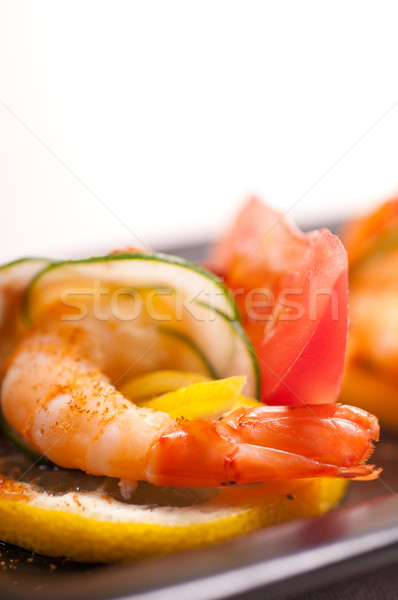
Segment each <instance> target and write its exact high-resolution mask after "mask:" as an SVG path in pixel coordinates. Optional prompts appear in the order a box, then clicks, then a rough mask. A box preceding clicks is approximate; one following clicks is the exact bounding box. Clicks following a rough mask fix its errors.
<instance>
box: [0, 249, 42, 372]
mask: <svg viewBox="0 0 398 600" xmlns="http://www.w3.org/2000/svg"><path fill="white" fill-rule="evenodd" d="M49 262H50V261H49V260H47V259H46V258H21V259H19V260H15V261H13V262H10V263H7V264H5V265H1V266H0V366H1V364H2V363H3V361H4V360H5V359H6V357H7V356H8V355H9V354H10V352H11V350H12V348H13V345H14V343H15V339H16V337H17V335H18V333H19V332H20V330H21V328H22V325H23V323H22V319H21V304H22V295H23V293H24V291H25V289H26V287H27V286H28V284H29V283H30V281H31V279H33V278H34V277H35V276H36V275H37V273H39V272H40V271H41V270H42V269H44V268H45V267H47V266H48V264H49Z"/></svg>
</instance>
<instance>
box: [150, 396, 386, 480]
mask: <svg viewBox="0 0 398 600" xmlns="http://www.w3.org/2000/svg"><path fill="white" fill-rule="evenodd" d="M378 435H379V426H378V422H377V419H376V417H374V416H373V415H371V414H369V413H367V412H366V411H363V410H360V409H357V408H353V407H350V406H343V405H338V404H327V405H321V404H318V405H311V406H309V405H307V406H294V407H293V406H283V407H279V406H278V407H277V406H272V407H271V406H261V407H255V408H250V409H238V410H236V411H235V412H233V413H232V414H231V415H229V416H227V417H225V418H224V419H221V420H220V421H194V422H180V423H179V427H178V428H177V429H175V430H174V431H171V432H168V433H165V434H163V435H162V436H160V437H159V439H158V440H157V441H156V443H155V444H154V445H153V446H152V448H151V450H150V453H149V456H148V457H147V469H146V477H147V479H148V481H151V482H152V483H155V484H158V485H171V486H176V487H178V486H186V485H189V486H191V487H192V486H193V485H194V486H210V485H211V486H225V485H234V484H246V483H254V482H261V481H268V480H281V479H299V478H308V477H320V476H325V477H326V476H327V477H343V478H349V479H356V478H358V479H374V478H376V477H377V476H378V474H379V473H380V469H376V467H374V466H373V465H368V464H365V462H366V460H367V459H368V458H369V456H370V455H371V453H372V451H373V444H372V440H377V439H378ZM193 473H194V474H195V476H194V477H193Z"/></svg>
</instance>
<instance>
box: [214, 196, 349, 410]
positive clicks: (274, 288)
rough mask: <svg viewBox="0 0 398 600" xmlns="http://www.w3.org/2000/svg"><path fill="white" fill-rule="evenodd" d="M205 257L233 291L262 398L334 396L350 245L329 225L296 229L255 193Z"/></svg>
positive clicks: (291, 400)
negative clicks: (308, 230)
mask: <svg viewBox="0 0 398 600" xmlns="http://www.w3.org/2000/svg"><path fill="white" fill-rule="evenodd" d="M208 264H209V265H210V267H211V268H212V269H214V271H215V272H216V273H218V274H220V275H223V276H224V277H225V281H226V284H227V285H228V287H230V288H231V289H232V290H234V292H235V293H236V299H237V302H238V306H239V309H240V312H241V315H242V319H243V324H244V327H245V330H246V331H247V333H248V336H249V338H250V339H251V341H252V342H253V345H254V348H255V350H256V354H257V356H258V360H259V363H260V369H261V380H262V389H261V400H262V401H263V402H266V403H267V404H301V403H304V404H312V403H314V404H315V403H329V402H334V401H335V400H336V398H337V395H338V392H339V390H340V385H341V380H342V376H343V367H344V359H345V351H346V341H347V326H348V318H347V288H348V278H347V253H346V251H345V249H344V247H343V245H342V243H341V242H340V240H339V239H338V237H336V236H334V235H332V234H331V233H330V231H328V230H326V229H320V230H319V231H313V232H311V233H308V234H304V233H301V232H300V231H298V230H297V229H295V228H293V227H291V226H290V225H289V224H288V223H287V222H286V220H285V219H284V218H283V215H281V214H279V213H277V212H274V211H272V210H270V209H268V208H267V207H266V206H264V205H263V204H262V203H261V202H259V201H258V200H256V199H252V200H251V201H250V202H248V203H247V205H246V206H244V207H243V209H242V211H241V213H240V214H239V215H238V218H237V219H236V222H235V224H234V226H233V227H232V229H231V230H230V231H229V232H228V233H227V235H226V236H225V237H224V238H223V239H222V240H221V242H220V243H219V244H218V245H216V246H215V247H214V249H213V251H212V253H211V255H210V258H209V261H208Z"/></svg>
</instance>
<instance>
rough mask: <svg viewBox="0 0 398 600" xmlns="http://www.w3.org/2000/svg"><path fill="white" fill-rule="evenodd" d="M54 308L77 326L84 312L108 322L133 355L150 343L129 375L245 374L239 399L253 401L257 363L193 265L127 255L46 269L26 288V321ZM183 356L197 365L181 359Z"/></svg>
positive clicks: (216, 290)
mask: <svg viewBox="0 0 398 600" xmlns="http://www.w3.org/2000/svg"><path fill="white" fill-rule="evenodd" d="M54 307H58V310H59V307H61V308H62V311H63V312H62V315H61V316H62V318H65V319H67V320H76V321H77V324H78V322H79V320H80V319H82V318H85V317H86V313H87V311H88V312H89V314H90V315H91V316H92V317H94V318H96V319H99V320H104V321H112V327H113V328H114V329H115V331H119V332H123V335H124V342H123V343H124V344H127V345H128V346H129V347H130V348H132V347H133V346H134V349H135V352H136V355H137V356H139V355H142V353H143V352H144V351H146V349H147V347H148V343H149V341H150V340H153V341H154V342H156V344H155V343H154V344H153V347H151V349H150V351H148V353H147V355H146V357H145V361H141V362H140V364H139V367H137V368H138V369H139V370H138V371H137V372H135V374H136V375H141V374H144V373H145V372H148V371H155V370H158V369H177V370H187V371H199V372H201V373H203V374H205V375H206V376H209V377H210V378H214V379H218V378H223V377H229V376H233V375H246V377H247V381H246V384H245V388H244V393H245V394H246V395H248V396H257V395H258V387H259V375H258V367H257V361H256V357H255V354H254V351H253V348H252V346H251V344H250V342H249V340H248V338H247V337H246V335H245V333H244V331H243V329H242V327H241V325H240V323H239V322H238V320H237V319H236V315H237V310H236V307H235V304H234V302H233V300H232V298H231V296H230V294H229V292H228V291H227V290H226V288H225V287H224V286H223V284H222V283H221V281H220V280H219V279H218V278H216V277H215V276H214V275H212V274H211V273H208V272H207V271H205V270H204V269H203V268H201V267H199V266H198V265H195V264H194V263H190V262H188V261H184V260H183V259H178V258H176V257H173V256H167V255H164V254H140V253H131V254H119V255H110V256H104V257H97V258H92V259H88V260H78V261H67V262H64V263H57V264H52V265H50V266H49V267H48V268H47V269H45V270H44V271H42V272H41V273H39V274H38V275H37V276H36V277H35V278H34V279H33V281H32V282H31V284H30V286H29V288H28V289H27V292H26V295H25V298H24V312H25V318H26V320H27V322H29V323H34V322H37V321H38V320H40V318H41V317H42V316H43V315H45V314H46V313H47V312H48V311H51V310H54ZM126 336H127V337H126ZM128 336H130V337H128ZM126 340H128V341H126ZM159 340H160V341H161V343H160V344H159V343H157V342H159ZM178 344H179V345H180V350H178V351H176V350H175V348H176V347H177V346H178ZM187 349H189V351H190V353H191V355H192V356H193V355H195V356H196V363H195V361H194V360H189V361H188V360H187V352H186V350H187ZM133 362H134V361H133V360H131V364H132V363H133ZM130 377H131V373H130ZM119 383H120V385H123V383H125V380H123V378H121V380H120V381H119Z"/></svg>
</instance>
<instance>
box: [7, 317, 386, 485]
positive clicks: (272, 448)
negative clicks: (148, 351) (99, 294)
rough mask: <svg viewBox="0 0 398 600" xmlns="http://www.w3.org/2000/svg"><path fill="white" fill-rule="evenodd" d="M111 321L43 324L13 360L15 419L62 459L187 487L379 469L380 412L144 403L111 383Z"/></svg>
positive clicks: (11, 412) (366, 473)
mask: <svg viewBox="0 0 398 600" xmlns="http://www.w3.org/2000/svg"><path fill="white" fill-rule="evenodd" d="M104 326H105V325H104V324H101V323H98V324H97V325H96V327H94V328H93V327H92V328H91V329H90V330H88V329H86V330H85V329H84V328H83V326H79V328H77V327H72V326H70V325H62V327H61V326H59V327H49V326H48V325H46V326H44V325H42V326H41V327H39V326H36V328H35V329H33V330H31V331H30V332H28V333H27V334H26V335H25V337H24V338H23V339H22V340H21V341H20V343H19V345H18V346H17V347H16V349H15V351H14V353H13V354H12V356H11V357H10V358H9V360H8V364H7V368H6V374H5V377H4V380H3V383H2V392H1V394H2V395H1V403H2V410H3V413H4V415H5V418H6V419H7V420H8V421H9V423H10V424H11V425H12V426H13V427H14V428H15V429H16V430H18V431H19V432H20V433H21V434H22V435H23V436H24V437H25V438H26V440H27V441H28V442H29V443H30V444H31V445H32V446H33V447H34V448H36V449H37V450H38V451H39V452H42V453H43V454H45V455H46V456H47V457H48V458H49V459H51V460H52V461H53V462H55V463H56V464H58V465H60V466H62V467H67V468H77V469H81V470H83V471H85V472H87V473H90V474H94V475H106V476H110V477H117V478H121V479H124V480H126V479H127V480H131V481H133V480H146V481H148V482H150V483H154V484H158V485H167V486H185V487H196V486H220V485H231V484H245V483H251V482H261V481H265V480H271V479H291V478H302V477H314V476H332V477H347V478H355V477H369V478H372V477H373V476H376V475H375V473H376V472H375V470H374V467H372V466H371V465H366V464H364V463H365V461H366V460H367V458H368V457H369V455H370V453H371V451H372V439H377V436H378V424H377V420H376V418H375V417H373V416H371V415H370V414H368V413H366V412H365V411H362V410H359V409H355V408H352V407H348V406H341V405H334V404H332V405H313V406H295V407H285V406H284V407H275V406H273V407H269V406H260V407H255V408H249V409H238V410H236V411H235V412H233V413H232V414H230V415H229V416H227V417H225V418H222V419H221V420H208V421H190V422H188V421H184V420H174V419H172V418H171V417H170V416H169V415H168V414H166V413H164V412H160V411H154V410H152V409H148V408H140V407H138V406H136V405H134V404H133V403H132V402H131V401H129V400H127V399H126V398H125V397H124V396H122V394H121V393H120V392H119V391H118V390H117V389H116V387H115V386H114V385H112V384H111V382H110V378H109V372H107V354H108V355H112V349H111V348H109V347H108V348H106V347H105V346H106V344H105V346H104V345H103V344H102V341H101V339H100V335H101V328H103V327H104ZM94 334H95V335H94ZM88 335H90V336H91V337H90V344H91V347H94V349H95V352H94V356H95V359H94V358H93V357H90V356H89V354H88V351H87V348H88V345H87V343H88ZM93 336H94V337H93ZM95 336H97V337H95Z"/></svg>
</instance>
